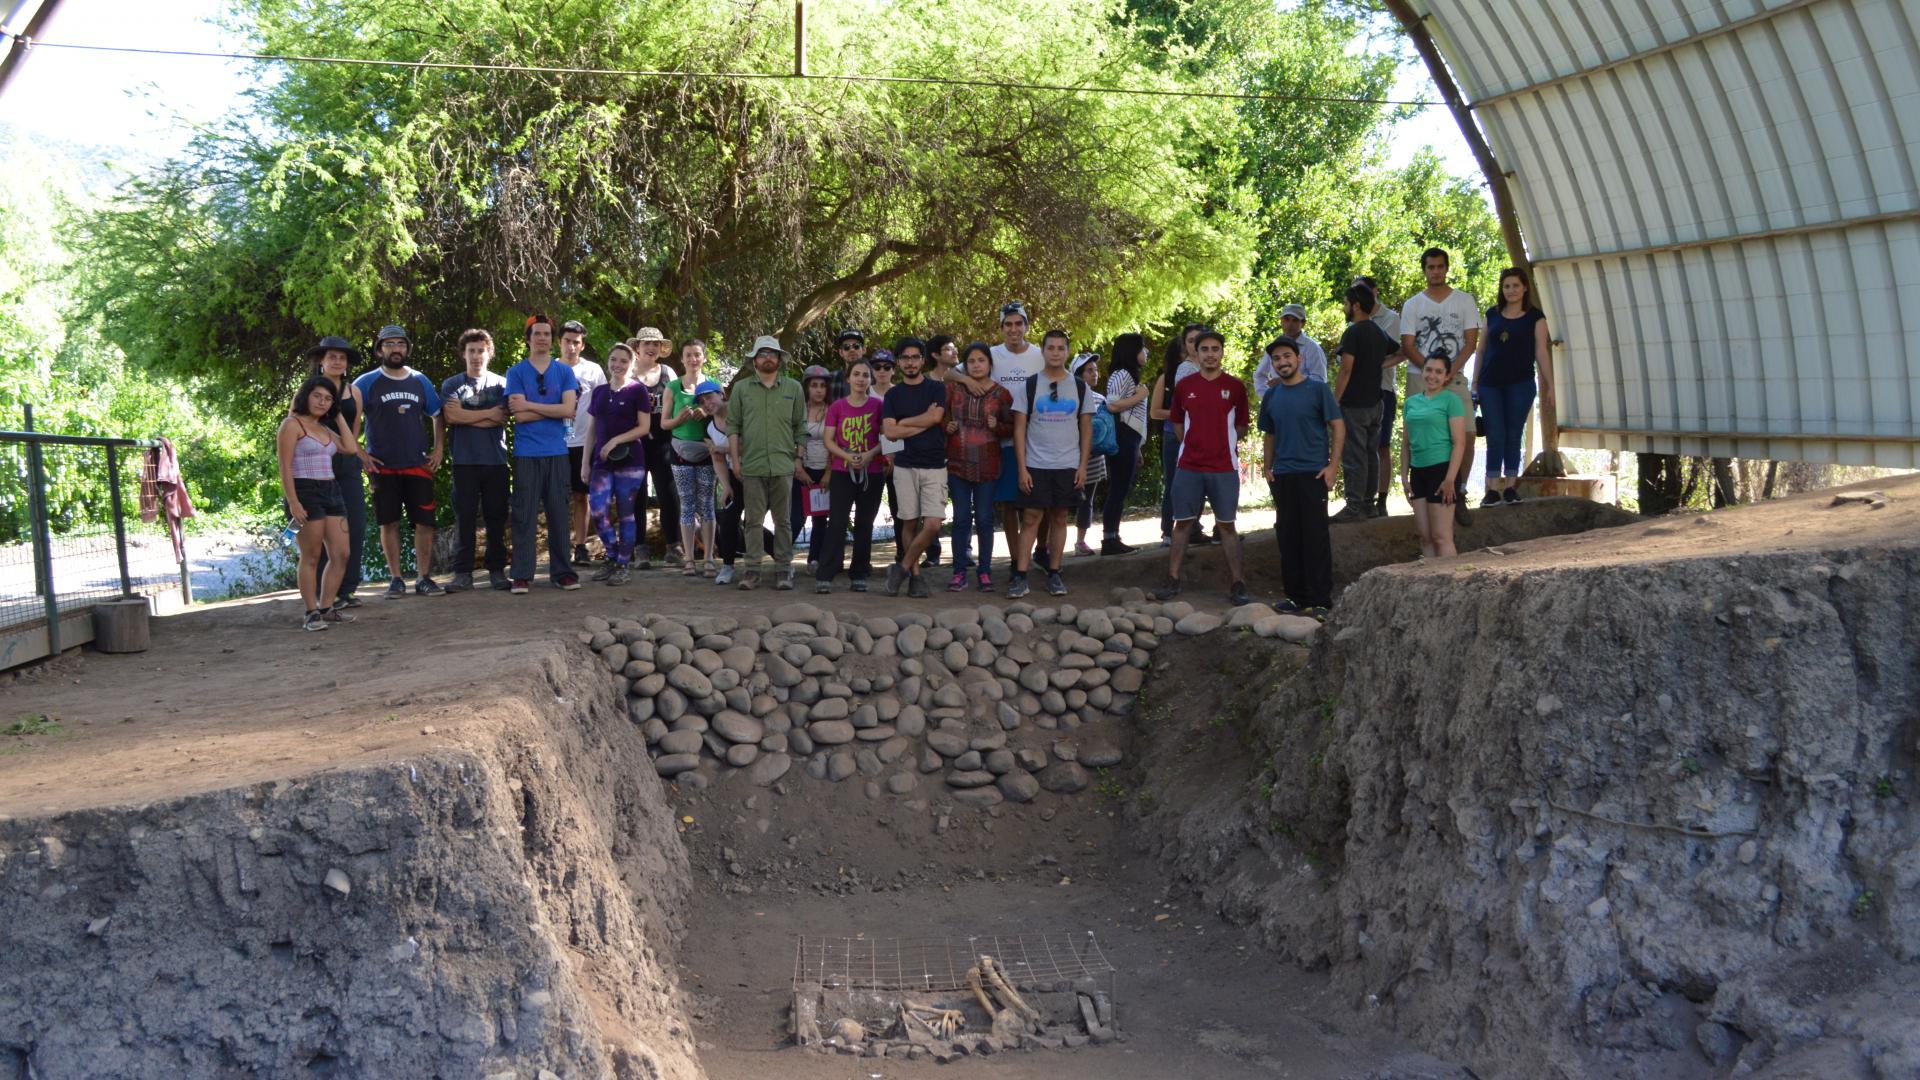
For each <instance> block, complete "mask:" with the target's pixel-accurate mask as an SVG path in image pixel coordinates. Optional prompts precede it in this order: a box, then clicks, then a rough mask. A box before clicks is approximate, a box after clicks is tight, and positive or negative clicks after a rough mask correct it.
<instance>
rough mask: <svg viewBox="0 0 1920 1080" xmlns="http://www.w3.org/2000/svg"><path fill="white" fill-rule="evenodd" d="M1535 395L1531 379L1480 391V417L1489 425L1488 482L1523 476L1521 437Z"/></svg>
mask: <svg viewBox="0 0 1920 1080" xmlns="http://www.w3.org/2000/svg"><path fill="white" fill-rule="evenodd" d="M1535 393H1537V390H1536V388H1535V387H1534V383H1533V380H1532V379H1528V380H1527V381H1525V382H1517V383H1509V384H1507V385H1506V386H1482V387H1481V388H1480V415H1481V416H1483V417H1485V418H1486V421H1487V476H1488V477H1489V478H1492V477H1495V476H1515V477H1517V476H1519V475H1520V468H1521V465H1520V437H1521V435H1523V434H1525V433H1526V430H1527V414H1528V413H1529V412H1531V411H1533V396H1534V394H1535ZM1469 434H1471V432H1469Z"/></svg>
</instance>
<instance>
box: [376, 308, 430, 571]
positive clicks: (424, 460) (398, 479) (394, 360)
mask: <svg viewBox="0 0 1920 1080" xmlns="http://www.w3.org/2000/svg"><path fill="white" fill-rule="evenodd" d="M412 351H413V341H412V340H411V339H410V338H408V337H407V332H406V331H405V330H402V329H401V328H400V327H398V326H391V325H389V326H383V327H381V328H380V333H379V334H378V335H376V336H375V337H374V339H373V353H374V355H375V356H376V357H378V358H379V360H380V366H379V367H377V368H375V369H374V370H372V371H369V372H367V373H366V374H364V375H362V376H360V377H359V378H358V379H355V380H354V381H353V385H354V387H355V388H356V389H358V390H359V391H360V397H361V399H362V400H363V401H364V402H365V403H366V440H367V455H368V456H369V457H370V458H371V459H372V461H373V517H374V521H375V522H377V523H378V524H379V526H380V550H381V551H382V552H384V553H385V554H386V556H387V575H388V577H389V578H390V580H389V581H388V582H387V598H388V599H389V600H395V599H400V598H402V597H404V596H406V595H407V579H406V575H405V574H404V573H402V572H401V569H400V516H401V514H402V512H403V511H404V512H405V514H406V517H407V520H408V521H411V522H413V560H414V566H415V569H416V570H417V571H418V572H419V576H418V577H417V578H416V579H415V580H414V584H413V591H414V592H415V593H416V594H418V595H420V596H444V595H446V590H445V589H443V588H441V587H440V586H439V585H438V584H437V583H435V582H434V580H433V512H434V496H433V474H434V473H436V472H438V471H439V470H440V456H441V434H442V432H441V427H440V425H439V424H437V423H435V422H434V418H435V417H437V416H439V415H440V395H439V394H438V393H437V392H436V391H435V390H434V388H433V382H432V381H431V380H429V379H428V378H427V377H426V376H425V375H422V374H420V373H419V372H417V371H415V370H413V369H412V368H410V367H408V366H407V357H408V355H409V354H411V353H412ZM429 444H431V448H429Z"/></svg>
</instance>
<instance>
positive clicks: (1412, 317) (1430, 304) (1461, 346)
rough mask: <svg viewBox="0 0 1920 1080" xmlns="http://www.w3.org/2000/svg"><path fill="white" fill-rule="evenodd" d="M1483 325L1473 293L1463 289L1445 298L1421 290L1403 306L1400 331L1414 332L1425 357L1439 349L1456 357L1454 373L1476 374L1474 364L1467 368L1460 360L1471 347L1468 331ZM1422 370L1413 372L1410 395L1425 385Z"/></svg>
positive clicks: (1454, 291) (1420, 351)
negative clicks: (1438, 298)
mask: <svg viewBox="0 0 1920 1080" xmlns="http://www.w3.org/2000/svg"><path fill="white" fill-rule="evenodd" d="M1479 328H1480V305H1478V304H1476V303H1474V300H1473V294H1472V293H1470V292H1466V291H1464V290H1461V289H1454V290H1453V291H1452V292H1449V293H1448V294H1447V297H1446V299H1444V300H1435V299H1433V298H1432V297H1430V296H1428V295H1427V294H1426V293H1425V292H1417V293H1414V294H1413V295H1412V296H1410V297H1408V298H1407V302H1406V303H1405V304H1404V305H1402V306H1401V308H1400V333H1401V334H1403V335H1405V334H1412V335H1413V347H1414V349H1415V350H1417V351H1418V352H1419V354H1420V358H1421V359H1422V360H1425V359H1426V358H1427V357H1429V356H1432V355H1433V354H1434V353H1436V352H1444V353H1446V354H1447V355H1448V356H1451V357H1453V359H1454V373H1455V374H1458V375H1465V376H1469V377H1471V376H1472V374H1473V365H1472V364H1468V365H1467V366H1466V367H1464V368H1463V367H1461V366H1460V363H1459V361H1460V355H1461V354H1462V353H1464V352H1465V351H1466V348H1467V331H1469V330H1478V329H1479ZM1475 362H1476V363H1477V362H1478V361H1477V360H1476V361H1475ZM1419 374H1420V373H1419V372H1417V371H1416V372H1414V373H1413V377H1412V379H1411V380H1410V383H1411V386H1410V388H1409V390H1408V393H1409V394H1410V395H1411V394H1418V393H1420V392H1422V391H1423V390H1424V389H1425V387H1424V386H1422V385H1421V383H1420V380H1419Z"/></svg>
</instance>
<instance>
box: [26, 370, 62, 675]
mask: <svg viewBox="0 0 1920 1080" xmlns="http://www.w3.org/2000/svg"><path fill="white" fill-rule="evenodd" d="M22 411H24V412H25V414H26V425H27V430H28V431H32V430H33V406H31V405H27V406H23V407H22ZM27 517H28V528H29V530H30V531H31V532H32V533H33V565H34V577H35V578H36V579H38V584H39V585H40V592H41V595H42V596H44V597H45V598H46V602H47V655H48V656H59V655H60V598H59V596H58V595H57V594H56V593H55V591H54V586H53V538H52V535H51V534H50V532H49V531H48V527H47V469H46V462H45V461H44V460H42V458H41V454H40V444H39V443H38V442H29V443H28V444H27Z"/></svg>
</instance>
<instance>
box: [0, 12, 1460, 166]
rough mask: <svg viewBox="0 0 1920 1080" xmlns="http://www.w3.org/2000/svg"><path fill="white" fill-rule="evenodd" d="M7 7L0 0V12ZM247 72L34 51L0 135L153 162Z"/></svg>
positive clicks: (1452, 147) (166, 24)
mask: <svg viewBox="0 0 1920 1080" xmlns="http://www.w3.org/2000/svg"><path fill="white" fill-rule="evenodd" d="M12 6H13V4H12V3H11V2H9V0H0V12H5V11H7V10H9V9H10V8H11V7H12ZM222 6H223V0H62V2H61V4H60V6H59V7H58V8H57V9H56V10H55V13H54V16H53V18H52V19H51V20H50V22H49V24H48V26H47V27H46V28H45V29H44V30H43V31H42V32H41V34H40V37H41V38H42V39H44V40H46V41H50V42H72V43H75V44H97V45H136V46H140V47H142V48H154V49H194V50H213V51H221V50H225V51H232V50H234V49H236V48H237V47H238V46H239V44H240V43H239V42H237V41H235V40H232V39H231V38H229V37H228V36H227V35H225V34H223V33H222V32H221V30H220V29H219V28H218V27H217V26H216V25H214V20H215V18H216V17H217V16H218V15H219V14H220V13H221V9H222ZM254 78H255V75H254V73H253V72H252V70H251V68H250V66H249V65H246V64H243V63H240V62H237V61H223V60H214V59H206V58H201V57H167V56H129V55H125V54H118V53H88V52H78V51H70V50H65V49H54V48H43V49H38V50H35V51H34V52H33V53H32V54H31V55H29V56H28V57H27V58H26V62H25V64H24V65H23V66H22V67H21V68H20V70H19V72H18V74H17V76H16V77H15V78H14V80H13V82H12V83H11V84H10V85H9V86H8V87H7V89H6V91H5V93H0V138H5V137H6V134H5V130H4V126H11V127H13V128H14V129H17V133H18V134H20V135H29V136H42V137H46V138H51V139H57V140H63V141H67V142H72V143H78V144H82V145H89V146H97V147H102V148H107V149H109V150H111V151H113V152H115V156H117V157H120V158H122V159H123V160H125V162H126V163H127V164H137V163H138V162H139V161H140V160H141V159H151V160H160V159H162V158H165V157H166V156H168V155H169V154H171V153H173V152H175V151H177V150H179V149H181V148H182V147H184V146H185V145H186V142H187V140H188V139H189V138H190V137H191V135H192V132H193V126H194V125H196V124H206V123H212V122H215V121H218V120H219V119H221V118H222V117H223V116H225V115H226V114H227V113H229V112H231V111H233V110H234V109H236V108H238V107H239V106H240V105H241V101H240V98H239V95H240V93H241V91H243V90H244V89H245V88H246V87H247V86H248V85H249V84H250V83H251V82H252V81H253V79H254ZM1394 96H1395V97H1396V98H1412V97H1418V98H1423V99H1428V100H1438V97H1439V95H1438V93H1437V92H1436V91H1435V90H1434V88H1433V84H1432V82H1431V81H1430V80H1429V79H1428V78H1427V74H1426V71H1425V69H1424V68H1421V67H1420V66H1419V65H1418V64H1410V65H1408V66H1407V67H1405V68H1403V69H1402V71H1401V77H1400V85H1398V86H1397V87H1395V93H1394ZM1427 146H1431V147H1433V149H1434V150H1435V151H1436V152H1437V153H1438V154H1439V155H1440V157H1441V159H1442V160H1443V161H1444V162H1445V163H1446V165H1447V168H1448V170H1449V171H1450V172H1452V173H1454V174H1455V175H1466V174H1469V173H1472V172H1473V171H1474V164H1473V155H1472V154H1471V153H1470V152H1469V151H1468V149H1467V146H1466V142H1465V140H1463V139H1462V138H1461V137H1460V132H1459V130H1458V129H1456V128H1455V127H1454V125H1453V117H1452V116H1451V115H1450V114H1449V113H1448V112H1447V111H1446V110H1445V109H1442V108H1429V109H1424V110H1422V111H1421V112H1420V114H1419V115H1417V116H1416V117H1415V118H1414V119H1412V120H1408V121H1404V122H1402V123H1400V124H1398V125H1396V126H1395V127H1394V129H1393V130H1392V131H1391V132H1389V133H1388V158H1389V161H1390V162H1391V163H1392V164H1395V165H1398V164H1401V163H1404V162H1405V161H1407V160H1408V159H1409V158H1411V157H1412V156H1413V155H1414V154H1415V153H1416V152H1418V151H1419V150H1420V149H1421V148H1422V147H1427Z"/></svg>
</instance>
